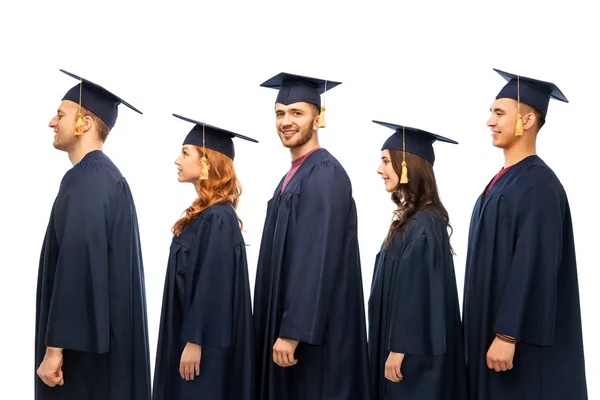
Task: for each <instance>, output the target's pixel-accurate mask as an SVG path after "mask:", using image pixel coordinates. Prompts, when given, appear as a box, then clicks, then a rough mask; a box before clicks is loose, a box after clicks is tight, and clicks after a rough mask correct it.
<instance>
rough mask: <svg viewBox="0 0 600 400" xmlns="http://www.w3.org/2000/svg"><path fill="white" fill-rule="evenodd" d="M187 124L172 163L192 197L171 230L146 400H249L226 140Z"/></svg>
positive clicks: (234, 186)
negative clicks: (150, 388) (188, 127)
mask: <svg viewBox="0 0 600 400" xmlns="http://www.w3.org/2000/svg"><path fill="white" fill-rule="evenodd" d="M174 115H175V116H176V117H178V118H181V119H183V120H186V121H188V122H192V123H194V128H193V129H192V130H191V131H190V133H189V134H188V135H187V137H186V138H185V140H184V142H183V147H182V149H181V154H180V155H179V157H178V158H177V160H175V164H176V165H177V169H178V170H179V177H178V180H179V182H189V183H193V184H194V187H195V188H196V192H197V193H198V197H197V198H196V199H195V200H194V202H193V203H192V205H191V206H190V207H188V209H187V210H186V211H185V213H184V214H183V215H182V217H181V218H180V219H179V220H178V221H177V222H176V223H175V225H174V226H173V235H174V236H173V241H172V243H171V249H170V254H169V263H168V266H167V276H166V280H165V288H164V295H163V306H162V313H161V322H160V333H159V339H158V349H157V353H156V365H155V374H154V383H153V387H154V390H153V394H152V398H153V399H154V400H159V399H160V400H166V399H169V400H178V399H212V400H220V399H222V400H234V399H235V400H245V399H252V398H253V385H254V381H253V380H254V372H253V368H254V363H253V360H254V351H253V343H254V342H253V337H252V307H251V302H250V288H249V281H248V267H247V262H246V251H245V244H244V239H243V237H242V234H241V227H242V222H241V220H240V219H239V218H238V216H237V213H236V207H237V204H238V201H239V197H240V195H241V192H242V190H241V186H240V182H239V181H238V179H237V176H236V173H235V169H234V166H233V158H234V147H233V141H232V138H234V137H240V138H243V139H246V140H250V141H254V142H256V141H255V140H254V139H250V138H248V137H245V136H242V135H239V134H236V133H233V132H229V131H226V130H223V129H220V128H216V127H214V126H210V125H207V124H204V123H202V122H199V121H195V120H192V119H189V118H185V117H181V116H179V115H176V114H174Z"/></svg>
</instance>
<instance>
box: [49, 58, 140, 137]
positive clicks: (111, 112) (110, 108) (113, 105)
mask: <svg viewBox="0 0 600 400" xmlns="http://www.w3.org/2000/svg"><path fill="white" fill-rule="evenodd" d="M60 71H61V72H63V73H65V74H67V75H69V76H70V77H73V78H75V79H77V80H79V84H77V85H75V86H74V87H72V88H71V89H70V90H69V91H68V92H67V93H66V94H65V95H64V97H63V98H62V99H63V100H70V101H72V102H74V103H77V104H79V105H80V106H82V107H85V108H87V109H88V110H90V111H91V112H92V113H94V114H95V115H96V116H97V117H98V118H100V119H101V120H102V121H104V122H105V123H106V125H108V128H109V129H112V128H113V126H115V122H116V121H117V115H118V109H117V107H118V105H119V104H120V103H122V104H125V105H126V106H127V107H129V108H131V109H132V110H133V111H135V112H137V113H140V114H141V113H142V112H141V111H140V110H138V109H137V108H135V107H133V106H132V105H131V104H129V103H127V102H126V101H124V100H123V99H121V98H120V97H118V96H116V95H114V94H113V93H111V92H109V91H108V90H106V89H104V88H103V87H102V86H100V85H97V84H95V83H94V82H91V81H89V80H87V79H85V78H81V77H79V76H77V75H75V74H72V73H70V72H67V71H65V70H62V69H61V70H60ZM80 117H81V116H80ZM80 117H79V118H80ZM79 118H78V125H80V123H81V122H80V121H79ZM76 134H77V133H76ZM78 134H81V132H79V133H78Z"/></svg>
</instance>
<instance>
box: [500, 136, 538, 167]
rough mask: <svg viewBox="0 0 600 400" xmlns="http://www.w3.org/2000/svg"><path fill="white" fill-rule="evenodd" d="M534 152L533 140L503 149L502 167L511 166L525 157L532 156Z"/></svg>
mask: <svg viewBox="0 0 600 400" xmlns="http://www.w3.org/2000/svg"><path fill="white" fill-rule="evenodd" d="M535 154H536V151H535V142H534V143H530V144H527V145H523V146H513V147H511V148H508V149H504V168H508V167H512V166H513V165H515V164H517V163H519V162H521V161H523V160H524V159H526V158H527V157H530V156H534V155H535Z"/></svg>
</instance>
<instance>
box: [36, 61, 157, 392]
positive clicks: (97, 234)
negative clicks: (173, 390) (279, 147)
mask: <svg viewBox="0 0 600 400" xmlns="http://www.w3.org/2000/svg"><path fill="white" fill-rule="evenodd" d="M63 72H65V73H66V74H68V75H70V76H72V77H74V78H76V79H77V80H79V81H80V83H78V84H77V85H75V86H74V87H73V88H72V89H71V90H69V91H68V92H67V93H66V95H65V96H64V97H63V101H62V103H61V104H60V107H59V108H58V111H57V115H56V116H55V117H54V118H52V120H51V121H50V124H49V125H50V127H51V128H52V129H53V130H54V132H55V135H54V147H55V148H56V149H58V150H62V151H65V152H67V153H68V154H69V159H70V160H71V163H72V164H73V168H71V169H70V170H69V171H68V172H67V173H66V174H65V176H64V178H63V179H62V182H61V184H60V189H59V192H58V195H57V196H56V200H55V202H54V205H53V206H52V212H51V215H50V222H49V223H48V228H47V231H46V236H45V238H44V244H43V248H42V252H41V258H40V266H39V275H38V286H37V303H36V335H35V342H36V347H35V363H36V368H37V375H38V377H37V378H36V380H35V398H36V399H37V400H49V399H56V400H59V399H86V400H96V399H97V400H128V399H132V400H133V399H136V400H148V399H150V360H149V352H148V327H147V319H146V299H145V289H144V270H143V264H142V254H141V250H140V238H139V233H138V223H137V216H136V210H135V205H134V201H133V198H132V195H131V190H130V189H129V185H128V183H127V181H126V180H125V178H124V177H123V175H121V173H120V172H119V170H118V169H117V167H116V166H115V165H114V164H113V162H112V161H111V160H110V159H109V158H108V157H107V156H106V155H105V154H104V153H103V152H102V145H103V143H104V141H105V140H106V137H107V135H108V133H109V131H110V130H111V129H112V128H113V126H114V124H115V122H116V119H117V107H118V105H119V104H121V103H122V104H125V105H126V106H128V107H129V108H131V109H133V110H134V111H137V112H139V111H138V110H136V109H135V108H134V107H132V106H131V105H129V104H128V103H126V102H125V101H123V100H122V99H120V98H118V97H117V96H115V95H114V94H112V93H110V92H109V91H107V90H106V89H104V88H102V87H100V86H98V85H96V84H94V83H93V82H90V81H88V80H86V79H82V78H80V77H78V76H76V75H73V74H71V73H68V72H66V71H63ZM140 114H141V113H140Z"/></svg>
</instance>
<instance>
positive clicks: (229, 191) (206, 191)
mask: <svg viewBox="0 0 600 400" xmlns="http://www.w3.org/2000/svg"><path fill="white" fill-rule="evenodd" d="M193 147H194V148H195V149H196V150H197V151H198V154H199V155H200V156H202V154H203V151H202V148H201V147H199V146H193ZM205 151H206V159H207V163H208V165H209V166H210V169H209V171H208V179H206V180H203V181H200V192H199V193H198V198H196V200H194V202H193V203H192V205H191V206H189V207H188V208H187V209H186V210H185V212H184V213H183V215H182V216H181V218H179V220H178V221H177V222H175V225H173V228H172V231H173V234H174V235H175V236H179V235H181V232H182V231H183V230H184V229H185V228H186V227H187V226H188V225H190V224H191V223H192V222H193V221H194V220H195V219H196V218H197V217H198V215H200V213H201V212H202V211H204V210H206V209H207V208H208V207H210V206H212V205H214V204H217V203H223V202H229V203H230V204H231V205H232V206H233V208H234V209H237V205H238V202H239V199H240V196H241V195H242V185H241V184H240V181H239V180H238V178H237V175H236V174H235V168H234V167H233V160H232V159H231V158H229V157H227V156H226V155H225V154H223V153H219V152H218V151H214V150H211V149H205ZM198 162H200V161H199V160H198ZM238 221H239V224H240V229H242V226H243V224H242V220H241V219H240V218H239V217H238Z"/></svg>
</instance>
